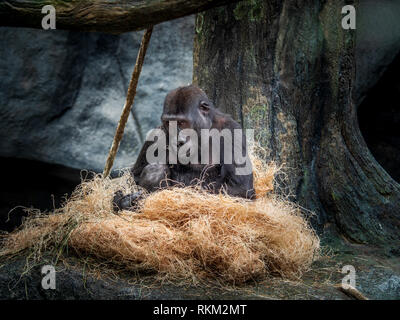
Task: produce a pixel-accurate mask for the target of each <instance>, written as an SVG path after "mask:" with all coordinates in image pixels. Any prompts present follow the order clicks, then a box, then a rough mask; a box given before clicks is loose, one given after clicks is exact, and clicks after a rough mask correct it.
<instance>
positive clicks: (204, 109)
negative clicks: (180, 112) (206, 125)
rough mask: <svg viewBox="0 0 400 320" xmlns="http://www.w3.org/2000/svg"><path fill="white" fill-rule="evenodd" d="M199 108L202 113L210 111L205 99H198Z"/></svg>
mask: <svg viewBox="0 0 400 320" xmlns="http://www.w3.org/2000/svg"><path fill="white" fill-rule="evenodd" d="M199 108H200V112H201V113H203V114H204V115H206V114H208V112H209V111H210V105H209V104H208V103H207V102H205V101H200V105H199Z"/></svg>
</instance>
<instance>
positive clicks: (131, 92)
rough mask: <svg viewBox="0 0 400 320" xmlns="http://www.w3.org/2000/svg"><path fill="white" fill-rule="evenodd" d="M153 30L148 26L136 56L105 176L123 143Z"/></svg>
mask: <svg viewBox="0 0 400 320" xmlns="http://www.w3.org/2000/svg"><path fill="white" fill-rule="evenodd" d="M152 32H153V27H151V28H148V29H147V30H146V32H145V33H144V35H143V38H142V43H141V44H140V49H139V53H138V55H137V58H136V64H135V68H134V69H133V73H132V78H131V81H130V82H129V88H128V92H127V95H126V101H125V105H124V109H123V110H122V114H121V118H120V119H119V122H118V126H117V129H116V131H115V135H114V141H113V143H112V145H111V148H110V151H109V153H108V158H107V161H106V165H105V167H104V171H103V178H106V177H108V175H109V174H110V171H111V168H112V166H113V163H114V159H115V156H116V154H117V152H118V148H119V145H120V143H121V140H122V137H123V135H124V130H125V125H126V122H127V121H128V118H129V114H130V112H131V109H132V105H133V101H134V100H135V95H136V88H137V84H138V80H139V76H140V72H141V71H142V66H143V61H144V57H145V56H146V50H147V47H148V45H149V41H150V37H151V33H152Z"/></svg>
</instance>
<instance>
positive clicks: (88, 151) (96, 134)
mask: <svg viewBox="0 0 400 320" xmlns="http://www.w3.org/2000/svg"><path fill="white" fill-rule="evenodd" d="M142 34H143V32H135V33H126V34H122V35H106V34H100V33H79V32H68V31H58V30H56V31H42V30H30V29H17V28H2V29H0V42H1V43H2V46H1V48H0V77H1V81H0V119H1V124H2V125H1V127H0V156H1V157H14V158H15V157H17V158H25V159H31V160H38V161H43V162H47V163H54V164H60V165H64V166H67V167H70V168H77V169H89V170H95V171H102V169H103V167H104V164H105V161H106V157H107V154H108V151H109V148H110V146H111V143H112V140H113V136H114V132H115V128H116V125H117V123H118V120H119V116H120V114H121V111H122V108H123V105H124V102H125V96H126V91H127V88H128V83H129V80H130V77H131V73H132V70H133V67H134V64H135V60H136V54H137V51H138V49H139V45H140V41H141V37H142ZM193 36H194V17H193V16H189V17H185V18H182V19H178V20H175V21H171V22H166V23H163V24H160V25H157V26H155V27H154V31H153V35H152V39H151V41H150V45H149V49H148V52H147V55H146V59H145V62H144V66H143V70H142V74H141V77H140V80H139V85H138V90H137V95H136V99H135V103H134V110H133V115H134V117H131V118H130V119H129V121H128V124H127V127H126V130H125V135H124V139H123V141H122V143H121V146H120V150H119V153H118V155H117V157H116V161H115V164H114V168H121V167H127V166H130V165H131V164H132V163H133V162H134V160H135V158H136V155H137V153H138V151H139V148H140V147H141V144H142V141H143V139H144V138H145V136H146V133H147V132H148V130H150V129H151V128H153V127H155V126H157V125H158V124H159V121H160V120H159V118H160V112H161V109H162V104H163V100H164V97H165V95H166V93H167V92H168V91H169V90H171V89H173V88H175V87H178V86H180V85H185V84H187V83H190V82H191V79H192V65H193V63H192V46H193Z"/></svg>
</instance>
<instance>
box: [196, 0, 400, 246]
mask: <svg viewBox="0 0 400 320" xmlns="http://www.w3.org/2000/svg"><path fill="white" fill-rule="evenodd" d="M348 4H353V5H355V6H356V8H357V0H354V1H348V0H324V1H320V0H296V1H293V0H269V1H262V0H246V1H241V2H239V3H237V4H231V5H228V6H226V7H220V8H215V9H212V10H209V11H207V12H205V13H200V14H198V15H197V18H196V38H195V52H194V82H195V83H197V84H198V85H199V86H200V87H202V88H203V89H204V90H205V91H206V92H207V94H208V95H209V96H210V98H211V99H212V100H214V102H215V104H216V105H217V106H218V107H220V108H221V109H222V110H224V111H225V112H229V113H231V114H232V115H233V116H234V117H235V118H236V119H237V120H239V121H240V122H242V124H243V125H244V127H246V128H254V129H255V131H256V140H258V141H259V142H260V143H261V145H262V146H264V147H265V148H267V150H269V154H268V158H269V159H270V160H275V161H278V162H279V163H281V164H284V165H285V168H286V169H285V171H286V173H287V176H288V180H286V182H285V187H286V192H288V193H290V194H291V195H292V197H293V199H295V200H296V201H298V202H299V204H300V205H302V206H303V207H305V208H307V209H310V210H313V211H314V212H316V216H315V217H314V220H313V223H314V225H315V226H316V227H317V228H318V229H319V230H320V231H322V230H323V228H324V226H326V225H327V224H329V223H334V224H335V225H336V226H337V229H338V230H339V231H340V232H341V233H342V234H343V235H344V236H345V237H347V238H348V239H351V240H352V241H355V242H358V243H371V244H380V245H384V244H390V243H391V244H393V243H395V245H394V246H395V247H396V246H398V245H399V240H400V186H399V184H398V183H397V182H395V181H394V180H393V179H392V178H391V177H390V176H389V175H388V174H387V173H386V172H385V170H384V169H383V168H382V167H381V166H380V165H379V164H378V163H377V162H376V161H375V159H374V158H373V157H372V155H371V153H370V152H369V150H368V147H367V145H366V144H365V142H364V140H363V138H362V135H361V133H360V130H359V127H358V121H357V108H356V106H355V104H354V103H353V97H352V88H353V84H354V80H355V52H354V51H355V50H354V48H355V32H354V31H353V30H344V29H343V28H342V26H341V21H342V18H343V15H342V14H341V10H342V7H343V6H345V5H348ZM282 185H283V182H281V186H282Z"/></svg>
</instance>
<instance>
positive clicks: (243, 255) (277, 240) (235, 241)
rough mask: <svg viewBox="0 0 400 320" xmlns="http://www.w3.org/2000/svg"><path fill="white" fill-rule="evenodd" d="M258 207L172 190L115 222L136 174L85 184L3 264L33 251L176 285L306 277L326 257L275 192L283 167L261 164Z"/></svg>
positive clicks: (17, 236) (13, 245) (30, 223)
mask: <svg viewBox="0 0 400 320" xmlns="http://www.w3.org/2000/svg"><path fill="white" fill-rule="evenodd" d="M253 165H254V167H255V168H254V174H255V188H256V193H257V200H256V201H253V202H251V201H246V200H244V199H237V198H232V197H229V196H227V195H223V194H219V195H211V194H208V193H206V192H204V191H202V190H201V189H198V188H172V189H167V190H162V191H159V192H156V193H153V194H151V195H149V196H148V197H147V198H146V199H144V200H142V203H141V206H140V209H138V212H136V213H135V212H129V211H123V212H122V213H121V214H120V215H119V216H116V215H114V214H112V208H111V199H112V196H113V193H114V192H115V191H116V190H119V189H123V190H125V192H132V191H135V190H136V189H137V187H136V186H134V185H132V183H131V179H130V177H129V175H128V174H125V175H124V176H123V177H122V178H120V179H113V180H110V179H104V180H103V179H102V178H101V176H100V175H97V176H96V177H94V179H92V180H90V181H83V182H82V184H81V185H80V186H79V187H78V188H77V189H76V190H75V191H74V193H73V195H72V196H71V197H70V199H69V200H68V201H66V203H65V204H64V206H63V207H62V208H60V209H56V210H55V211H54V212H53V213H52V214H51V215H45V214H41V213H40V212H34V213H32V214H31V216H30V217H29V218H28V219H27V220H26V221H25V223H24V225H23V226H22V227H21V228H20V229H19V230H17V231H15V232H13V233H10V234H8V235H7V236H6V237H5V239H4V246H3V249H1V250H0V257H1V256H9V255H15V254H19V253H23V252H25V251H26V250H27V249H29V250H30V251H31V256H32V257H33V258H34V259H40V257H41V256H42V254H43V253H44V252H53V253H54V254H56V255H61V254H63V252H65V249H66V248H67V247H68V249H69V252H71V248H72V249H73V250H75V252H76V253H78V254H79V255H80V256H82V255H89V256H91V257H95V258H96V260H98V261H102V262H111V263H112V264H113V265H117V266H120V267H123V268H124V269H128V270H142V271H155V272H157V273H158V274H159V275H160V276H166V277H168V278H169V279H171V278H175V279H200V278H204V277H211V278H215V279H219V280H223V281H229V282H234V283H243V282H245V281H247V280H249V279H254V278H259V277H261V276H265V275H267V274H280V275H282V276H284V277H293V276H299V275H301V273H302V272H304V271H305V270H307V269H308V268H309V266H310V264H311V263H312V261H313V260H314V259H315V258H316V257H317V255H318V252H319V239H318V237H317V236H316V235H315V233H314V231H313V230H312V229H311V228H310V227H309V225H308V223H307V221H306V220H305V219H304V218H303V216H302V214H301V211H300V209H299V208H298V207H296V206H295V205H294V204H292V203H290V202H288V201H284V200H282V199H279V198H278V197H276V196H274V195H273V194H272V193H271V192H272V191H273V181H274V174H275V173H276V171H277V168H276V166H274V165H266V164H265V163H263V162H262V161H261V160H259V159H258V158H253Z"/></svg>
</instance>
